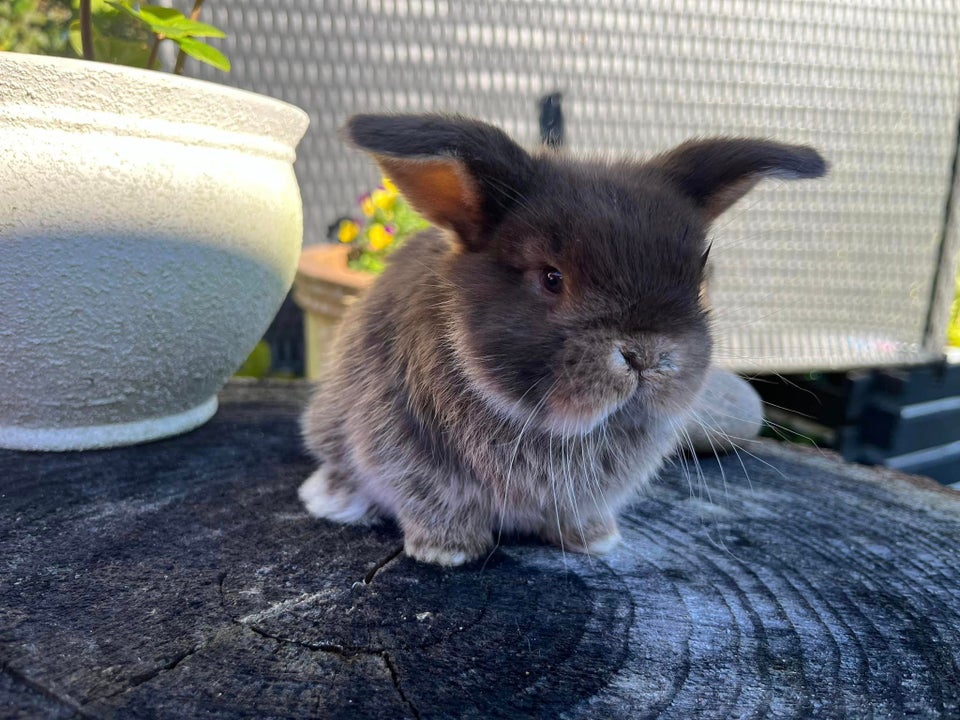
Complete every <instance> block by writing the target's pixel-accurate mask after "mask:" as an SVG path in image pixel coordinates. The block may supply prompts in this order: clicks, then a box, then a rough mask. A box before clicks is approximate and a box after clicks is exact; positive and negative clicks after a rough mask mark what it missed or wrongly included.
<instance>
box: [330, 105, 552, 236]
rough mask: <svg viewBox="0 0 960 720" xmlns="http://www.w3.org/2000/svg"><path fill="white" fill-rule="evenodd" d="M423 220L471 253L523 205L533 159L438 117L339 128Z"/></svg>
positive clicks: (354, 122) (477, 129) (372, 118)
mask: <svg viewBox="0 0 960 720" xmlns="http://www.w3.org/2000/svg"><path fill="white" fill-rule="evenodd" d="M343 134H344V135H345V137H346V139H347V141H348V142H350V143H351V144H352V145H354V146H356V147H358V148H360V149H361V150H366V151H367V152H369V153H370V154H371V155H373V157H374V159H375V160H376V161H377V164H378V165H379V166H380V167H381V169H382V170H383V172H384V174H386V175H387V177H389V178H390V179H391V180H392V181H393V182H394V183H395V184H396V186H397V187H398V188H399V190H400V192H401V193H403V196H404V197H405V198H406V199H407V201H408V202H409V203H410V204H411V205H412V206H413V207H414V208H415V209H416V210H417V211H418V212H420V213H421V214H422V215H423V216H424V217H425V218H427V220H429V221H430V222H431V223H433V224H434V225H437V226H439V227H443V228H447V229H450V230H453V231H454V232H455V233H456V235H457V237H458V238H459V240H460V241H461V242H462V243H463V245H464V246H466V247H467V248H468V249H471V250H479V249H481V248H482V247H483V246H484V241H485V239H486V237H488V235H489V231H490V230H491V229H492V228H493V227H494V226H496V224H497V223H498V222H499V221H500V220H501V219H502V218H503V216H504V214H505V213H507V212H508V211H509V210H510V208H511V207H512V206H513V205H514V204H515V203H516V202H517V201H518V200H521V199H522V197H523V194H524V190H525V186H526V184H527V179H528V177H529V175H530V172H531V167H532V162H533V161H532V159H531V158H530V156H529V155H528V154H527V153H526V151H524V150H523V149H522V148H521V147H520V146H519V145H517V144H516V143H514V142H513V140H511V139H510V138H509V137H507V135H506V134H505V133H504V132H502V131H501V130H499V129H497V128H495V127H493V126H492V125H487V124H486V123H482V122H477V121H475V120H467V119H464V118H460V117H455V116H454V117H448V116H444V115H355V116H354V117H352V118H350V120H349V122H347V125H346V126H345V127H344V129H343Z"/></svg>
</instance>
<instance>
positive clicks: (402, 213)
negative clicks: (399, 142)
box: [334, 178, 430, 273]
mask: <svg viewBox="0 0 960 720" xmlns="http://www.w3.org/2000/svg"><path fill="white" fill-rule="evenodd" d="M358 205H359V209H360V217H359V218H343V219H342V220H340V221H339V223H338V224H337V225H336V226H335V228H334V229H335V230H336V235H337V239H338V240H339V241H340V242H341V243H344V244H346V245H349V246H350V251H349V253H348V255H347V265H348V267H350V268H353V269H354V270H361V271H363V272H369V273H379V272H381V271H383V268H384V265H385V263H386V258H387V256H388V255H390V253H392V252H393V251H394V250H396V249H397V248H398V247H399V246H400V245H401V244H402V243H403V241H404V240H406V239H407V238H408V237H410V236H411V235H413V234H414V233H417V232H420V231H421V230H424V229H425V228H428V227H430V223H428V222H427V221H426V220H424V219H423V217H421V216H420V215H419V214H418V213H417V211H416V210H414V209H413V208H412V207H410V206H409V205H408V204H407V202H406V201H405V200H404V199H403V196H401V195H400V194H399V193H398V192H397V187H396V185H394V184H393V183H392V182H391V181H390V179H389V178H383V180H382V181H381V183H380V185H379V186H378V187H377V188H376V189H375V190H373V191H372V192H369V193H367V194H366V195H364V196H362V197H361V198H360V201H359V203H358Z"/></svg>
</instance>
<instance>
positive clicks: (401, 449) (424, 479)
mask: <svg viewBox="0 0 960 720" xmlns="http://www.w3.org/2000/svg"><path fill="white" fill-rule="evenodd" d="M343 134H344V136H345V139H346V140H347V142H348V143H350V144H352V145H353V146H355V147H356V148H359V149H361V150H363V151H366V152H368V153H370V154H371V155H372V156H373V158H374V160H375V161H376V162H377V164H378V165H379V166H380V168H381V169H382V171H383V172H384V174H385V175H386V176H387V177H389V178H390V179H391V180H392V181H393V182H394V183H395V184H396V186H397V187H398V188H399V190H400V192H401V193H402V194H403V195H404V197H405V198H406V199H407V200H408V202H409V203H410V204H411V205H412V206H413V207H414V208H416V209H417V210H418V211H419V212H420V213H421V214H422V215H423V216H424V217H425V218H426V219H427V220H429V221H430V222H431V223H432V225H433V227H431V228H430V229H429V230H426V231H424V232H422V233H420V234H418V235H416V236H414V237H412V238H410V239H409V240H407V242H406V243H405V244H404V245H403V246H402V247H400V248H399V249H398V250H397V251H395V252H394V253H393V254H392V255H391V257H390V260H389V263H388V266H387V268H386V270H385V271H384V272H383V274H382V275H381V276H380V277H379V278H378V279H377V280H376V282H375V283H374V284H373V285H372V287H371V288H370V289H369V291H367V293H366V294H365V295H364V296H363V298H362V299H361V300H360V301H358V302H357V303H356V304H355V305H354V306H353V307H352V308H351V310H350V312H349V314H348V316H347V317H346V318H345V320H344V322H343V324H342V327H341V331H340V335H339V339H338V340H337V344H336V346H335V348H334V350H333V359H332V360H331V362H330V364H329V367H328V368H327V370H326V372H325V374H324V376H323V377H322V378H321V380H320V383H319V386H318V389H317V391H316V392H315V394H314V395H313V397H312V399H311V401H310V403H309V405H308V407H307V409H306V411H305V413H304V415H303V418H302V431H303V438H304V441H305V445H306V447H307V448H308V450H309V451H310V452H311V453H312V454H313V455H314V456H315V457H316V458H317V459H318V460H320V462H321V464H320V467H319V469H318V470H317V471H316V472H314V473H313V474H312V475H311V476H310V477H309V478H308V479H307V480H306V481H305V482H304V483H303V485H302V486H301V487H300V490H299V497H300V499H301V500H302V502H303V503H304V504H305V506H306V508H307V510H308V512H309V513H311V514H312V515H314V516H316V517H320V518H327V519H329V520H332V521H335V522H339V523H369V522H372V521H375V520H377V519H378V518H380V517H390V518H394V519H395V520H396V522H397V523H398V525H399V527H400V529H401V531H402V533H403V539H404V550H405V552H406V554H407V555H409V556H411V557H413V558H415V559H416V560H419V561H421V562H425V563H436V564H439V565H446V566H457V565H461V564H464V563H467V562H470V561H474V560H477V559H479V558H481V557H482V556H483V555H485V554H486V553H488V552H490V551H491V550H492V549H493V548H494V545H495V542H499V540H500V538H501V536H502V535H504V534H508V533H509V534H511V535H532V536H539V537H540V538H542V539H543V540H544V541H546V542H547V543H551V544H554V545H558V546H560V547H561V548H565V549H566V550H571V551H577V552H584V553H597V554H600V553H605V552H607V551H609V550H611V549H612V548H614V547H615V546H616V545H617V543H618V542H619V539H620V533H619V530H618V526H617V515H618V513H619V511H620V510H621V509H622V508H623V507H624V506H625V505H626V504H627V503H629V502H630V501H631V500H632V499H633V498H634V497H635V496H636V495H637V494H638V491H639V490H640V489H641V488H642V487H643V486H644V485H645V484H646V483H647V482H648V481H649V480H650V478H651V477H652V476H654V474H655V473H656V472H657V471H658V469H659V467H660V466H661V463H662V462H663V461H664V458H666V457H667V456H668V455H669V454H670V453H672V452H673V451H674V450H675V449H676V447H677V444H678V432H679V431H680V429H681V428H682V426H683V424H684V422H685V420H686V417H687V414H688V413H689V410H690V407H691V405H692V404H693V402H694V400H695V399H696V398H697V395H698V392H699V390H700V388H701V385H702V384H703V381H704V376H705V374H706V372H707V368H708V366H709V364H710V354H711V339H710V331H709V327H708V321H707V314H706V312H705V310H704V308H703V307H701V300H700V285H701V278H702V274H703V270H704V265H705V262H706V259H707V250H708V246H707V241H706V234H707V230H708V227H709V225H710V223H711V221H713V220H714V219H715V218H716V217H717V216H719V215H720V214H721V213H722V212H724V210H726V209H727V208H729V207H730V206H731V205H732V204H733V203H735V202H736V201H737V200H738V199H739V198H741V197H742V196H743V195H744V194H745V193H746V192H747V191H748V190H749V189H750V188H751V187H753V186H754V185H755V184H756V183H757V182H758V181H759V180H760V179H761V178H763V177H777V178H815V177H819V176H821V175H823V174H824V173H825V171H826V164H825V162H824V160H823V158H822V157H821V156H820V155H819V154H818V152H817V151H816V150H814V149H812V148H809V147H805V146H795V145H784V144H779V143H776V142H768V141H764V140H753V139H736V138H717V139H706V140H694V141H689V142H687V143H685V144H682V145H680V146H679V147H677V148H676V149H674V150H671V151H669V152H666V153H665V154H662V155H660V156H658V157H654V158H653V159H651V160H649V161H646V162H640V161H636V160H619V161H601V160H583V161H576V160H573V159H570V158H566V157H562V156H560V155H559V154H557V153H555V152H551V151H549V150H541V151H539V152H537V153H535V154H531V153H528V152H527V151H525V150H524V149H523V148H521V147H520V146H519V145H518V144H517V143H515V142H514V141H513V140H511V139H510V138H509V137H508V136H507V135H506V134H505V133H504V132H502V131H501V130H499V129H498V128H496V127H494V126H492V125H489V124H485V123H483V122H480V121H476V120H471V119H466V118H463V117H459V116H445V115H389V114H383V115H373V114H365V115H356V116H354V117H352V118H351V119H350V120H349V121H348V123H347V125H346V126H345V128H344V129H343Z"/></svg>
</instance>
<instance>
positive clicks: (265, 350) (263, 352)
mask: <svg viewBox="0 0 960 720" xmlns="http://www.w3.org/2000/svg"><path fill="white" fill-rule="evenodd" d="M272 360H273V353H271V352H270V345H268V344H267V343H266V342H265V341H263V340H261V341H260V342H258V343H257V345H256V347H255V348H253V352H251V353H250V355H249V356H248V357H247V359H246V360H245V361H244V363H243V365H241V366H240V367H239V369H238V370H237V372H236V373H235V375H239V376H240V377H253V378H264V377H266V376H267V374H268V373H269V372H270V365H271V364H272Z"/></svg>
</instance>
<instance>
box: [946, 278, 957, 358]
mask: <svg viewBox="0 0 960 720" xmlns="http://www.w3.org/2000/svg"><path fill="white" fill-rule="evenodd" d="M947 345H952V346H954V347H960V275H957V293H956V295H955V296H954V298H953V307H952V308H951V310H950V324H949V325H948V326H947Z"/></svg>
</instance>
